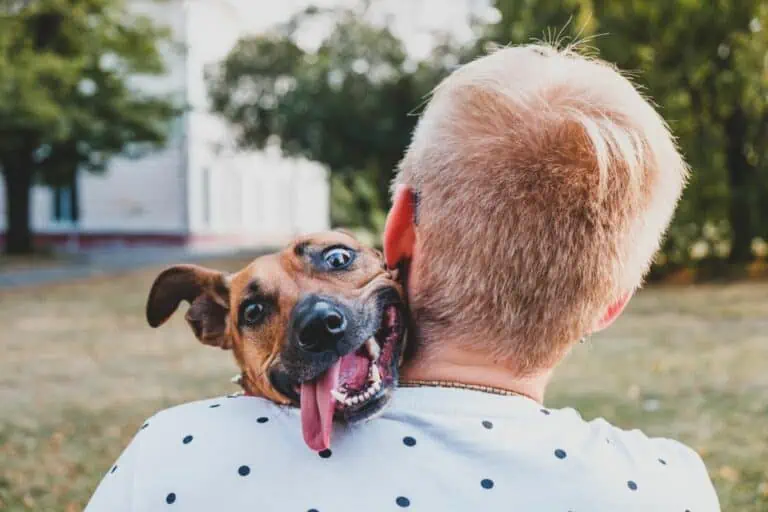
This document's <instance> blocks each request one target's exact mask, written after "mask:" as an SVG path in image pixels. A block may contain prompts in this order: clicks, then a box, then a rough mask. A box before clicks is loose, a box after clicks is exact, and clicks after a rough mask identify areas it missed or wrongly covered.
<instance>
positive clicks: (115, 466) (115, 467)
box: [110, 464, 117, 473]
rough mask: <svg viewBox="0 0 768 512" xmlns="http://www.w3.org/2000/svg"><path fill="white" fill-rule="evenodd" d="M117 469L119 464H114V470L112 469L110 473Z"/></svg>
mask: <svg viewBox="0 0 768 512" xmlns="http://www.w3.org/2000/svg"><path fill="white" fill-rule="evenodd" d="M115 471H117V464H115V465H114V466H112V470H111V471H110V473H114V472H115Z"/></svg>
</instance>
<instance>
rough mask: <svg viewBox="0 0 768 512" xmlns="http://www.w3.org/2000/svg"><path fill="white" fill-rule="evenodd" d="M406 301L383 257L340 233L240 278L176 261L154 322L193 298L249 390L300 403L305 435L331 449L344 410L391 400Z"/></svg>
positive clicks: (365, 413)
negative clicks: (231, 354)
mask: <svg viewBox="0 0 768 512" xmlns="http://www.w3.org/2000/svg"><path fill="white" fill-rule="evenodd" d="M402 297H403V293H402V288H401V286H400V284H398V282H397V281H396V276H395V275H394V274H393V273H392V272H390V271H388V270H387V269H386V268H385V265H384V262H383V258H382V255H381V253H379V252H378V251H376V250H374V249H371V248H368V247H364V246H362V245H361V244H360V243H359V242H358V241H357V240H356V239H355V238H354V237H352V236H351V235H350V234H348V233H346V232H341V231H334V232H327V233H321V234H316V235H311V236H306V237H302V238H299V239H298V240H296V241H295V242H294V243H292V244H291V245H290V246H289V247H287V248H286V249H285V250H283V251H281V252H279V253H275V254H270V255H266V256H262V257H260V258H257V259H256V260H254V261H253V262H252V263H251V264H250V265H248V266H247V267H245V268H244V269H242V270H240V271H239V272H236V273H234V274H225V273H222V272H218V271H216V270H211V269H207V268H203V267H199V266H194V265H177V266H174V267H171V268H169V269H167V270H165V271H164V272H162V273H161V274H160V275H159V276H158V277H157V279H156V280H155V282H154V284H153V286H152V289H151V291H150V294H149V299H148V301H147V321H148V322H149V324H150V325H151V326H152V327H158V326H160V325H162V324H163V323H164V322H165V321H166V320H167V319H168V318H169V317H170V316H171V315H172V314H173V313H174V311H176V308H177V307H178V306H179V303H180V302H181V301H187V302H189V304H190V307H189V309H188V311H187V314H186V320H187V322H188V323H189V325H190V327H191V328H192V331H193V332H194V334H195V336H196V337H197V338H198V339H199V340H200V341H201V342H203V343H205V344H207V345H212V346H217V347H220V348H223V349H231V350H232V351H233V352H234V355H235V358H236V360H237V363H238V365H239V366H240V369H241V371H242V379H241V385H242V386H243V387H244V389H245V390H246V392H248V393H249V394H253V395H257V396H263V397H266V398H269V399H271V400H273V401H276V402H279V403H285V404H294V405H300V407H301V417H302V427H303V431H304V439H305V441H306V442H307V444H308V445H309V446H310V447H311V448H313V449H315V450H322V449H325V448H328V446H329V445H330V434H331V428H332V420H333V417H334V416H335V417H337V418H341V419H343V420H346V421H348V422H357V421H361V420H365V419H368V418H370V417H372V416H373V415H375V414H376V413H377V412H379V411H380V410H381V409H382V408H383V407H384V406H385V405H386V403H387V402H388V401H389V399H390V396H391V392H392V389H393V387H394V386H395V385H396V382H397V375H398V367H399V364H400V360H401V357H402V353H403V343H404V338H405V320H404V314H405V307H404V302H403V299H402Z"/></svg>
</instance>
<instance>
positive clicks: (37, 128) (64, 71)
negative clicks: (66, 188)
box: [0, 0, 180, 253]
mask: <svg viewBox="0 0 768 512" xmlns="http://www.w3.org/2000/svg"><path fill="white" fill-rule="evenodd" d="M0 14H2V18H0V170H1V171H2V174H3V177H4V179H5V191H6V205H7V230H6V251H7V252H9V253H26V252H30V251H31V250H32V237H31V230H30V192H31V187H32V185H33V184H34V183H37V182H40V183H45V184H58V183H66V182H68V181H71V180H72V179H73V178H74V175H75V173H76V172H77V171H78V170H80V169H83V170H86V171H92V172H99V171H103V170H104V168H105V166H106V164H107V162H108V161H109V159H110V157H112V156H114V155H116V154H118V153H121V152H123V151H124V150H126V149H128V148H136V147H143V146H142V145H145V144H148V145H151V146H157V145H160V144H163V143H164V141H165V137H166V134H167V133H168V128H169V122H170V121H171V120H172V119H173V118H175V117H176V116H177V115H178V114H179V113H180V110H179V109H178V108H176V107H175V106H174V105H173V103H172V102H171V100H170V99H168V98H160V97H153V96H148V95H146V94H143V93H141V92H139V91H137V90H136V89H135V88H134V87H132V85H131V79H132V78H133V77H136V76H139V75H159V74H162V73H163V72H164V71H165V70H164V63H163V59H162V56H161V54H160V50H159V44H161V43H163V42H166V41H168V35H169V34H168V32H167V31H166V30H165V29H162V28H159V27H156V26H154V25H153V24H152V22H151V21H150V20H149V19H147V18H145V17H138V16H131V15H130V14H129V12H128V11H127V9H126V7H125V5H124V3H123V2H122V1H121V0H37V1H30V2H19V1H16V2H13V1H6V2H4V3H3V4H0Z"/></svg>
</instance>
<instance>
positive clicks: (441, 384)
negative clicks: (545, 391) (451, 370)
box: [398, 379, 531, 398]
mask: <svg viewBox="0 0 768 512" xmlns="http://www.w3.org/2000/svg"><path fill="white" fill-rule="evenodd" d="M398 386H399V387H401V388H457V389H469V390H472V391H482V392H483V393H492V394H494V395H502V396H524V397H526V398H531V397H529V396H528V395H526V394H524V393H518V392H517V391H512V390H509V389H504V388H496V387H493V386H481V385H480V384H464V383H463V382H452V381H448V380H418V379H412V380H401V381H400V382H399V383H398Z"/></svg>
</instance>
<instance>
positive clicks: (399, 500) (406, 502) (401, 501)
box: [395, 496, 411, 508]
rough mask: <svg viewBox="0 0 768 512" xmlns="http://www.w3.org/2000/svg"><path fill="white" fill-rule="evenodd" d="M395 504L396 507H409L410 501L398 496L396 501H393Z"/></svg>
mask: <svg viewBox="0 0 768 512" xmlns="http://www.w3.org/2000/svg"><path fill="white" fill-rule="evenodd" d="M395 503H397V505H398V506H399V507H402V508H405V507H410V506H411V500H409V499H408V498H406V497H405V496H398V497H397V499H396V500H395Z"/></svg>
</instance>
